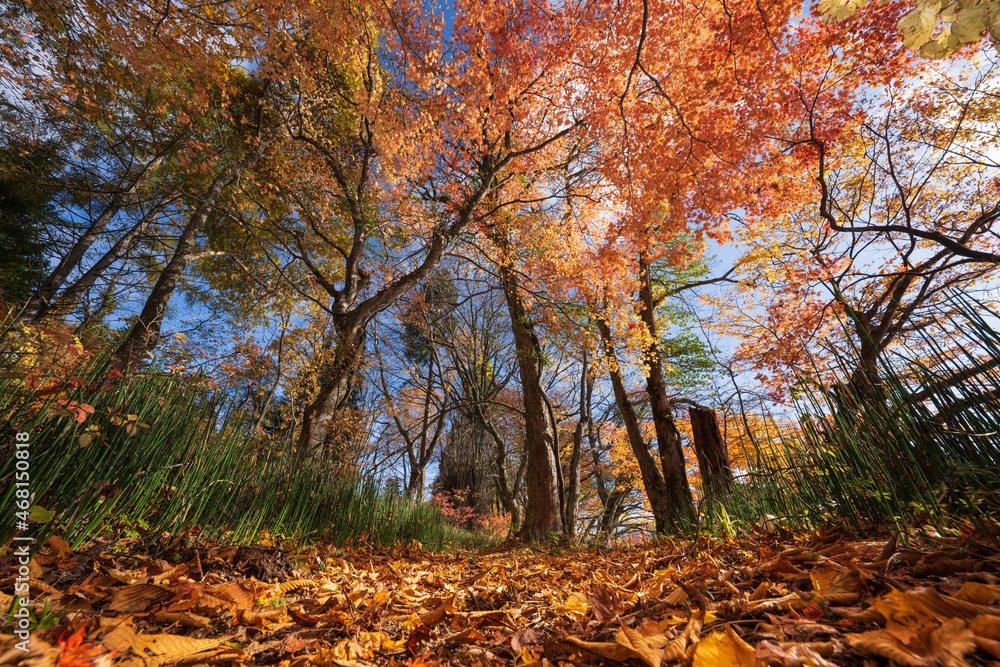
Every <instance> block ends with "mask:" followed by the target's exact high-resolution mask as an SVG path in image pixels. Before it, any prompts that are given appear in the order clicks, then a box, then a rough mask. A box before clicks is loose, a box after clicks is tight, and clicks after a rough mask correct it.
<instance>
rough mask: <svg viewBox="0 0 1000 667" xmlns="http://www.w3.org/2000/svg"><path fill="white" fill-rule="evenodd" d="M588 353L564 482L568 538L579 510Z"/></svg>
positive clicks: (572, 536)
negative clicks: (567, 471)
mask: <svg viewBox="0 0 1000 667" xmlns="http://www.w3.org/2000/svg"><path fill="white" fill-rule="evenodd" d="M589 361H590V359H589V354H588V352H587V349H586V348H584V350H583V363H582V365H581V366H582V368H581V370H580V416H579V419H578V421H577V423H576V429H575V430H574V431H573V450H572V452H571V453H570V457H569V481H568V482H567V484H566V512H565V516H566V535H567V537H569V538H570V540H574V539H576V521H577V515H578V514H579V510H580V465H581V463H582V460H583V429H584V427H585V426H586V424H587V405H588V403H589V399H590V389H591V384H590V382H589V381H588V379H587V374H588V373H589V372H590V366H589V363H588V362H589Z"/></svg>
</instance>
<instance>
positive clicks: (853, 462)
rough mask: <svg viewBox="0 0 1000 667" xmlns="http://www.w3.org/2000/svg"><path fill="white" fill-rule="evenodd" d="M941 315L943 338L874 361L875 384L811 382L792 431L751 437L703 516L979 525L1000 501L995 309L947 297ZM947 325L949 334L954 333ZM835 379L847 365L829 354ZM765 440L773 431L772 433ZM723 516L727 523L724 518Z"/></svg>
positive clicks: (716, 523)
mask: <svg viewBox="0 0 1000 667" xmlns="http://www.w3.org/2000/svg"><path fill="white" fill-rule="evenodd" d="M949 305H950V306H951V308H949V309H948V311H947V312H944V311H943V312H942V313H941V314H940V323H941V324H943V325H944V326H942V327H941V330H945V331H950V332H953V333H952V335H951V336H949V337H947V344H945V343H944V342H943V341H942V338H943V337H933V336H931V335H926V336H924V337H923V338H922V340H921V341H920V343H921V345H920V352H919V354H918V352H917V351H914V350H905V349H904V350H895V351H893V352H892V353H886V354H883V355H882V356H881V358H880V359H879V370H880V376H881V379H882V382H881V384H880V386H879V387H878V388H877V391H859V390H858V389H857V388H850V387H845V386H843V385H841V386H839V387H838V388H837V392H838V393H839V396H838V394H837V393H835V392H834V391H833V390H832V388H829V387H821V388H818V389H815V390H813V391H811V392H807V393H806V394H805V395H804V396H803V397H802V398H801V399H800V400H799V402H798V403H797V404H796V410H797V416H798V422H799V425H800V429H799V430H798V433H797V434H796V435H793V436H788V435H785V436H783V437H780V438H777V439H776V440H777V444H771V443H767V444H765V443H761V442H758V441H753V442H752V443H751V444H750V449H751V451H749V452H748V458H749V459H750V460H751V461H755V462H756V464H755V465H753V466H752V467H751V468H750V469H749V470H748V471H745V472H746V474H745V475H744V476H743V477H742V479H741V480H740V482H738V483H737V484H734V485H733V487H732V488H731V489H730V490H729V491H728V492H726V493H725V494H723V495H720V496H719V497H718V501H719V502H718V507H719V509H715V510H713V509H712V508H711V507H709V508H708V511H707V513H708V517H707V521H708V523H709V525H710V526H712V527H714V528H720V527H721V526H723V525H724V524H726V525H729V524H731V523H732V521H733V519H736V521H737V523H738V524H739V523H742V525H744V526H746V525H748V524H749V523H750V522H754V523H757V524H761V523H768V524H771V523H772V522H775V521H777V522H781V523H783V524H785V525H788V526H790V527H809V528H811V527H816V526H818V525H820V524H823V523H826V522H838V523H841V524H843V525H845V526H848V527H850V528H852V529H854V530H856V531H858V532H864V531H867V530H870V529H872V528H873V527H877V526H888V527H891V528H894V529H896V530H899V531H900V532H902V533H903V534H904V535H905V534H906V533H907V532H908V531H912V530H914V529H917V530H922V529H924V528H927V527H932V528H934V529H936V530H939V531H947V530H948V529H950V528H955V527H957V526H959V525H962V524H965V523H968V522H972V523H973V524H974V525H976V526H977V527H980V528H982V527H983V526H984V524H985V523H986V522H987V521H990V520H993V519H994V518H995V516H996V513H997V512H998V510H1000V493H998V491H1000V332H998V331H997V327H996V322H998V321H1000V319H998V318H1000V315H998V314H997V313H996V312H994V311H992V310H990V309H989V308H987V307H986V306H985V305H984V304H981V303H976V302H971V301H969V300H967V299H965V300H963V299H956V300H954V301H953V302H951V303H950V304H949ZM956 332H957V333H956ZM838 363H839V365H840V371H841V375H842V377H845V378H846V377H849V376H850V372H851V371H852V370H853V369H854V368H855V367H856V366H855V359H854V358H853V357H852V356H851V355H847V356H845V357H843V358H841V359H840V360H839V362H838ZM771 442H772V443H773V442H774V441H771ZM727 522H728V523H727Z"/></svg>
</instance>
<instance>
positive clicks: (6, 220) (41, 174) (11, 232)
mask: <svg viewBox="0 0 1000 667" xmlns="http://www.w3.org/2000/svg"><path fill="white" fill-rule="evenodd" d="M56 168H57V167H56V160H55V158H54V151H52V150H51V149H50V147H45V146H43V147H42V148H40V149H31V150H29V149H27V148H23V149H22V148H21V147H18V146H16V145H13V146H7V147H4V148H0V299H3V300H4V301H6V302H7V303H8V304H11V305H16V304H18V303H21V302H24V301H26V300H27V299H28V297H29V296H31V292H32V290H34V288H35V287H36V285H37V284H38V283H40V282H41V280H42V279H43V278H44V272H45V269H46V262H45V250H46V248H47V244H46V242H45V241H44V239H43V235H42V232H43V230H44V229H45V226H46V225H51V224H54V223H55V222H56V221H57V219H58V215H57V213H56V207H55V204H54V202H53V194H54V193H53V191H52V190H49V189H46V188H45V187H44V185H43V184H42V181H43V180H44V179H45V178H46V177H49V176H51V174H52V172H53V171H54V170H55V169H56Z"/></svg>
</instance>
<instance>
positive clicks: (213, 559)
mask: <svg viewBox="0 0 1000 667" xmlns="http://www.w3.org/2000/svg"><path fill="white" fill-rule="evenodd" d="M175 542H176V543H177V544H181V541H180V540H175ZM124 551H127V549H123V545H118V547H117V548H115V547H114V545H110V544H95V545H91V546H90V547H89V548H86V549H80V550H78V551H77V552H73V551H72V550H71V549H70V548H69V545H67V544H66V543H65V542H63V541H62V540H60V539H58V538H51V539H50V540H49V541H48V543H47V544H46V546H45V547H43V548H42V549H41V550H40V551H39V553H38V554H37V555H36V557H35V558H34V559H33V560H32V563H31V566H30V569H31V580H30V588H31V607H32V609H34V610H35V615H36V620H38V621H40V622H41V627H36V628H34V629H33V631H32V635H31V639H30V640H29V645H28V648H29V649H30V650H29V652H27V653H25V652H24V651H22V650H20V649H19V648H18V647H17V646H15V642H16V641H17V639H16V638H15V637H13V636H12V635H10V634H3V635H0V663H6V664H21V665H59V666H73V667H77V666H79V667H82V666H84V665H90V664H97V665H111V664H117V665H128V666H148V667H159V666H161V665H196V664H205V665H213V664H214V665H223V664H243V665H282V666H287V667H308V666H310V665H352V666H353V665H413V666H427V665H438V664H441V665H449V664H450V665H476V666H486V665H537V666H542V665H553V666H556V665H580V664H582V665H616V664H630V665H638V666H642V665H646V666H649V667H658V666H660V665H694V666H695V667H708V666H711V665H721V666H724V667H728V666H731V665H732V666H740V667H749V666H751V665H754V666H763V665H773V666H777V667H799V666H804V667H829V666H831V665H864V666H866V667H867V666H877V665H886V664H893V665H904V666H907V667H910V666H913V667H925V666H927V667H929V666H932V665H945V666H948V667H956V666H957V667H961V666H964V665H989V664H998V662H996V661H1000V539H998V534H997V532H994V533H993V534H991V535H988V536H982V535H976V534H971V533H970V534H968V535H965V536H962V537H957V538H933V539H932V538H925V539H917V538H914V539H913V540H911V542H910V543H909V546H908V548H904V547H903V545H902V544H901V543H897V540H895V539H889V540H888V542H887V541H886V539H885V538H882V539H881V540H871V541H864V542H852V541H848V540H846V539H845V538H844V537H843V536H842V535H840V534H839V533H838V532H836V531H834V530H829V531H819V532H816V533H813V534H811V535H807V536H804V537H801V538H794V537H793V536H791V535H787V534H786V535H784V536H778V535H773V534H764V535H760V536H758V537H756V538H753V539H746V540H743V541H741V542H725V541H715V540H707V539H701V540H699V541H697V542H687V543H681V542H672V541H669V540H664V541H661V542H658V543H656V544H651V545H647V546H643V547H630V548H616V549H608V550H587V549H564V550H561V549H549V550H544V549H530V548H526V547H520V546H508V547H500V548H497V549H494V550H491V551H488V552H461V551H460V552H455V553H450V554H436V553H432V552H429V551H426V550H424V549H422V548H421V546H420V545H418V544H410V545H401V546H398V547H396V548H394V549H381V548H377V547H365V546H361V547H356V548H348V549H346V550H341V549H331V548H320V547H312V548H310V549H308V550H305V551H301V552H299V553H296V554H294V561H293V560H292V559H290V558H289V556H288V554H286V552H284V551H282V550H280V549H271V548H266V547H240V548H237V547H226V546H220V545H213V544H207V545H200V546H196V547H187V546H175V547H174V548H166V549H160V550H159V551H155V552H153V553H140V552H136V553H124ZM14 577H15V573H14V570H13V569H12V568H11V566H10V565H9V564H7V565H6V566H5V570H4V571H0V604H2V605H3V608H4V609H5V610H7V609H10V608H11V603H12V597H11V595H10V593H11V592H13V589H14ZM5 620H7V623H5V626H6V628H8V629H6V630H5V632H7V633H9V632H10V630H9V619H5Z"/></svg>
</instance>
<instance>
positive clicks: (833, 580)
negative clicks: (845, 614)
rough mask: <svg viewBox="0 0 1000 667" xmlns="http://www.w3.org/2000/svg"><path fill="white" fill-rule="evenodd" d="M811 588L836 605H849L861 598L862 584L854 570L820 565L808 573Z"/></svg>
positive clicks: (859, 576)
mask: <svg viewBox="0 0 1000 667" xmlns="http://www.w3.org/2000/svg"><path fill="white" fill-rule="evenodd" d="M809 578H810V579H811V580H812V585H813V590H814V591H815V592H816V594H817V595H818V596H819V597H820V598H822V599H823V600H826V601H827V602H828V603H829V604H830V605H833V606H836V607H849V606H851V605H853V604H857V603H858V602H859V601H860V600H861V595H862V592H863V585H862V583H861V575H860V574H859V573H858V572H857V571H856V570H849V569H844V568H834V567H822V568H817V569H815V570H813V571H812V572H810V573H809Z"/></svg>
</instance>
